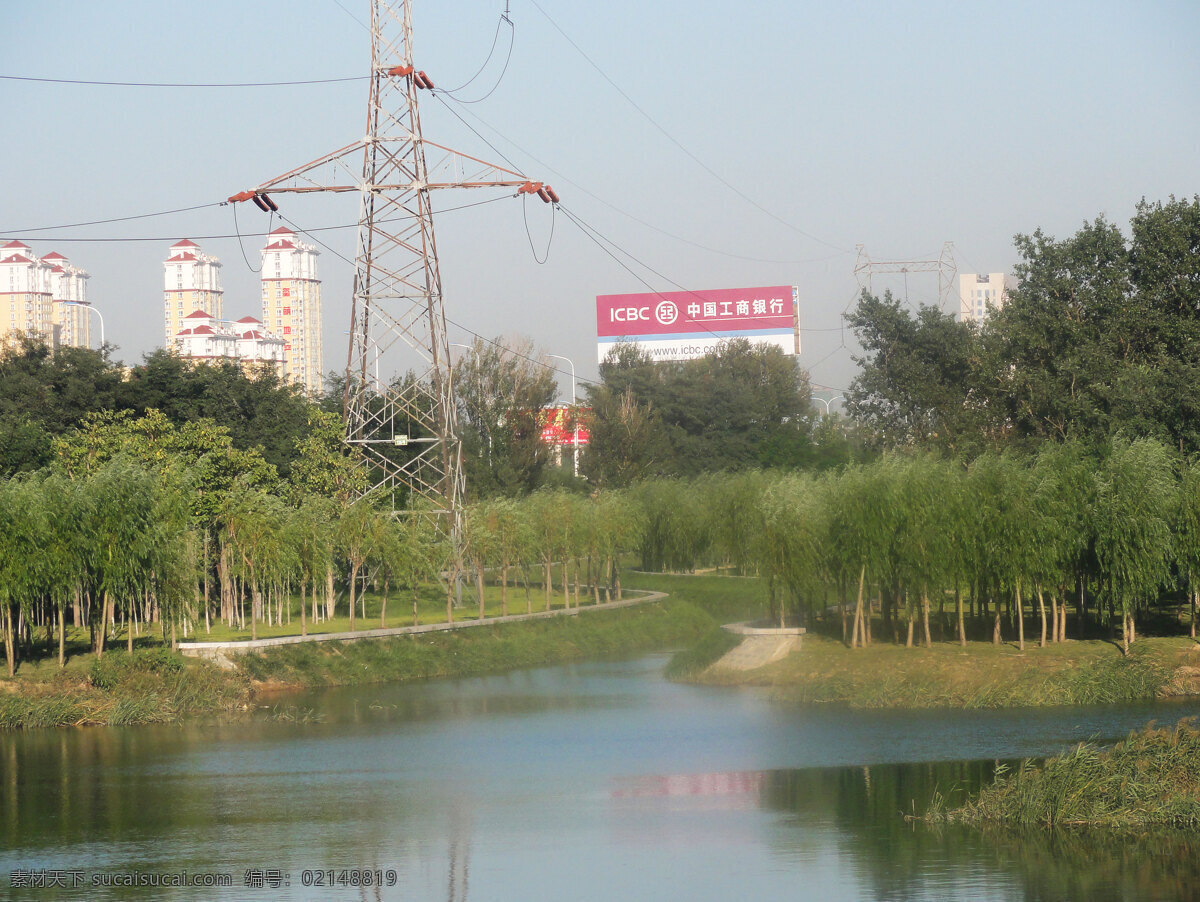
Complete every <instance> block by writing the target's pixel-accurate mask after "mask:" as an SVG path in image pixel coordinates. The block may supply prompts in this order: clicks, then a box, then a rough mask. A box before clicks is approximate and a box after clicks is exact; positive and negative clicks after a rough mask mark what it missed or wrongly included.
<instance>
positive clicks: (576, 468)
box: [546, 354, 579, 479]
mask: <svg viewBox="0 0 1200 902" xmlns="http://www.w3.org/2000/svg"><path fill="white" fill-rule="evenodd" d="M546 356H547V357H553V358H554V359H555V360H565V361H566V362H567V363H568V364H569V365H570V367H571V420H572V421H573V423H574V425H575V434H574V435H573V436H572V438H571V444H572V445H573V446H574V453H573V455H572V456H573V457H574V459H575V461H574V463H575V466H574V473H575V478H576V479H578V478H579V413H578V411H577V410H576V409H575V363H574V362H573V361H572V360H571V358H570V357H563V356H562V355H561V354H547V355H546Z"/></svg>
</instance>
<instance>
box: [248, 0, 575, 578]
mask: <svg viewBox="0 0 1200 902" xmlns="http://www.w3.org/2000/svg"><path fill="white" fill-rule="evenodd" d="M370 30H371V88H370V96H369V98H368V101H367V128H366V137H364V138H363V139H362V140H360V141H356V142H354V143H353V144H350V145H348V146H346V147H343V148H341V149H339V150H335V151H333V152H332V153H329V154H326V155H325V156H323V157H320V158H318V159H316V160H313V161H312V162H310V163H306V164H305V165H303V166H300V167H298V168H297V169H293V170H291V171H290V172H286V173H284V174H283V175H280V176H277V177H276V178H273V179H270V180H268V181H266V182H263V183H262V184H261V185H259V186H258V187H257V188H254V189H251V190H249V191H243V192H241V193H240V194H235V195H234V196H233V197H231V198H229V200H230V201H231V202H235V203H236V202H239V201H245V200H253V201H254V203H255V204H257V205H258V206H259V207H260V209H264V210H267V209H271V210H274V209H276V205H275V202H274V201H273V200H272V199H271V197H270V195H273V194H279V193H285V192H291V193H300V194H303V193H312V192H329V191H332V192H349V191H357V192H358V193H359V195H360V199H361V203H360V212H359V220H358V249H357V252H356V254H355V261H354V291H353V296H352V299H351V306H350V348H349V355H348V358H347V362H346V387H345V393H344V396H343V412H344V415H345V420H346V441H347V442H348V443H350V444H352V445H354V446H356V447H358V448H359V449H361V451H362V452H363V455H364V456H365V457H366V458H367V460H368V461H370V463H371V464H372V465H373V467H374V473H375V474H376V479H375V481H374V485H373V486H372V490H374V489H378V488H380V487H384V488H386V489H389V490H391V494H392V498H393V505H394V506H398V505H396V490H397V489H399V490H400V491H401V493H402V494H403V493H405V490H407V494H408V495H409V496H410V497H409V498H408V499H407V501H408V502H409V504H410V506H411V501H412V500H414V499H413V497H411V496H415V498H419V499H423V500H424V502H425V505H426V506H427V507H428V508H429V509H430V510H431V511H432V512H434V513H435V514H437V520H438V523H439V526H440V528H441V530H442V531H443V532H444V533H445V534H446V535H447V536H448V537H449V538H450V539H451V541H452V544H453V546H454V547H455V549H456V551H457V550H459V548H460V545H461V536H462V504H463V492H464V482H463V468H462V443H461V440H460V439H459V435H458V417H457V413H456V405H455V399H454V385H453V371H452V367H451V365H450V348H449V343H448V340H447V336H446V315H445V311H444V309H443V304H442V280H441V275H440V273H439V272H438V255H437V243H436V241H435V240H434V233H433V210H432V207H431V206H430V193H431V192H433V191H436V190H439V189H443V188H499V187H515V188H517V189H518V190H517V193H518V194H537V195H538V196H539V197H540V198H541V199H542V200H543V201H545V202H547V203H557V201H558V196H557V195H556V194H555V193H554V190H553V189H552V188H550V187H549V186H545V185H543V184H542V183H540V182H531V181H530V180H529V179H527V178H526V177H525V176H524V175H522V174H520V173H518V172H514V171H512V170H510V169H505V168H503V167H500V166H496V165H494V164H491V163H486V162H484V161H482V160H479V159H476V158H475V157H471V156H467V155H466V154H463V153H459V152H458V151H454V150H451V149H450V148H448V147H444V146H442V145H440V144H435V143H433V142H432V141H428V140H426V139H425V138H424V137H423V136H422V134H421V116H420V111H419V108H418V102H417V98H418V96H419V94H420V92H421V91H430V92H432V91H433V90H435V88H434V84H433V81H432V79H430V77H429V76H428V75H426V74H425V72H423V71H419V70H417V69H416V68H415V65H414V63H413V54H412V9H411V0H397V2H389V0H372V2H371V29H370ZM427 150H428V151H431V153H430V157H431V158H433V159H434V163H433V165H432V166H431V165H429V163H428V162H427V158H426V151H427ZM360 154H361V160H362V168H361V179H359V178H358V175H357V173H355V172H354V171H353V170H352V168H351V167H352V166H353V163H354V161H355V160H357V159H360V157H359V155H360ZM339 172H341V173H343V177H344V178H345V177H347V176H348V178H349V183H348V184H341V185H338V184H336V183H335V181H336V176H337V174H338V173H339ZM397 345H405V346H407V347H408V348H409V349H411V351H412V352H415V353H414V354H412V355H409V356H415V358H416V361H417V363H416V365H415V366H413V367H412V370H411V372H412V374H413V375H414V376H415V378H412V379H405V380H403V381H397V382H392V383H389V384H384V383H382V382H381V381H380V379H379V373H378V368H379V359H380V357H382V356H383V355H384V354H386V353H387V352H389V351H390V350H392V349H393V348H394V347H395V346H397ZM455 556H456V559H458V558H459V555H458V554H457V553H456V555H455Z"/></svg>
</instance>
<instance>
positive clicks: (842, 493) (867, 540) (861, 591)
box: [829, 461, 892, 648]
mask: <svg viewBox="0 0 1200 902" xmlns="http://www.w3.org/2000/svg"><path fill="white" fill-rule="evenodd" d="M889 491H890V488H889V482H888V479H887V473H886V471H885V469H884V467H883V466H882V465H881V464H880V462H878V461H877V462H875V463H872V464H869V465H855V466H851V467H848V468H847V469H846V470H845V471H844V472H843V473H842V475H841V476H839V477H838V478H837V483H836V492H837V501H836V504H835V505H833V508H832V511H831V516H830V522H829V530H830V536H829V547H830V550H831V554H833V555H834V557H835V563H834V569H835V571H836V572H840V573H842V574H844V575H845V576H846V577H848V578H849V579H851V580H854V581H855V582H857V584H858V597H857V601H856V603H855V608H854V625H853V628H852V630H851V635H850V647H851V648H858V647H863V646H866V645H869V644H870V642H871V617H870V612H869V609H868V610H867V611H866V612H864V609H863V600H864V595H865V593H866V588H867V586H868V584H870V583H872V582H878V581H879V579H880V578H881V574H882V572H883V569H884V562H883V561H884V554H883V549H884V546H885V544H886V542H887V539H888V536H887V532H888V530H889V529H890V528H891V525H892V524H890V523H889V522H888V519H887V518H886V517H881V516H879V512H880V511H882V510H884V509H885V506H886V503H887V495H888V492H889Z"/></svg>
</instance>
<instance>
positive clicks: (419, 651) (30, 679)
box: [0, 576, 758, 729]
mask: <svg viewBox="0 0 1200 902" xmlns="http://www.w3.org/2000/svg"><path fill="white" fill-rule="evenodd" d="M747 582H748V581H746V580H741V581H734V580H722V579H720V578H716V577H695V578H692V577H658V576H652V577H633V578H627V579H626V581H625V584H626V586H627V587H629V588H648V589H664V590H666V591H668V592H671V593H674V596H673V597H672V598H668V599H666V600H664V601H661V602H652V603H648V604H644V605H634V606H631V607H627V608H621V609H616V610H611V611H609V610H598V611H587V610H586V608H587V607H588V606H589V604H590V602H589V599H588V598H587V597H582V596H581V598H580V601H581V602H582V604H583V607H584V612H583V613H582V614H580V615H579V616H574V617H562V618H552V619H549V620H540V621H530V622H525V623H506V624H496V625H492V626H480V627H477V628H474V629H471V630H464V631H461V632H459V631H447V632H437V633H430V634H425V635H420V636H399V637H394V638H386V639H371V640H360V641H354V642H329V643H313V644H304V645H291V646H284V647H280V648H273V649H269V650H266V651H264V652H263V653H260V654H253V655H245V656H237V657H235V658H234V660H235V662H236V664H237V667H238V670H237V671H236V672H234V673H230V672H227V671H223V670H220V669H218V668H217V667H215V666H213V665H211V664H208V663H207V662H203V661H198V660H195V659H191V658H183V657H182V656H180V655H177V654H174V653H172V652H170V651H169V650H168V649H167V648H166V647H165V646H164V645H163V643H162V640H161V638H160V635H159V631H158V629H157V628H156V627H155V628H151V629H150V630H148V631H146V632H144V633H143V634H142V635H140V636H138V637H137V638H136V641H135V651H134V654H133V657H132V658H130V657H129V656H128V655H127V654H126V653H125V651H124V650H123V647H124V646H123V640H124V636H123V635H122V633H121V631H120V630H118V633H117V635H116V636H115V637H114V641H113V644H112V645H111V646H110V650H109V651H106V652H105V654H104V656H103V658H102V659H101V660H100V662H95V659H94V658H93V657H92V656H91V655H90V654H89V653H88V648H87V633H86V630H69V641H68V661H67V666H66V668H65V669H63V670H60V669H59V668H58V663H57V660H56V659H55V657H54V655H53V654H46V655H44V656H43V657H40V658H33V659H27V660H23V661H22V662H21V665H20V668H19V670H18V672H17V676H16V677H15V678H14V679H12V680H9V679H6V678H2V677H0V729H19V728H36V727H51V726H67V725H86V724H134V723H157V722H170V721H175V720H178V719H180V718H183V717H187V716H209V715H217V714H223V713H229V712H232V711H234V710H237V709H239V708H241V707H243V706H244V705H245V704H246V703H247V701H248V700H249V698H250V697H251V695H252V693H253V692H254V691H256V690H261V689H264V688H286V687H288V686H295V687H304V686H332V685H351V684H359V683H377V682H386V681H393V680H412V679H426V678H430V677H440V676H466V675H471V674H479V673H492V672H497V671H502V670H511V669H514V668H519V667H533V666H542V665H546V664H553V663H558V662H562V661H573V660H581V659H585V658H606V657H607V658H611V657H616V656H621V655H628V654H631V653H638V652H644V651H650V650H659V649H666V648H672V647H675V648H678V647H691V646H694V645H696V644H697V643H698V642H699V641H700V639H701V637H703V636H706V635H712V633H713V631H714V629H715V627H716V625H717V624H718V623H719V622H723V621H724V620H728V619H745V617H747V616H751V613H748V611H749V610H750V608H751V607H753V605H755V604H757V601H758V595H757V593H756V592H755V591H748V586H747ZM531 597H532V601H533V609H534V611H539V610H545V594H544V593H542V592H540V591H538V589H537V588H536V587H535V588H534V589H533V591H532V593H531ZM380 601H381V599H380V598H379V597H378V596H377V595H375V594H374V593H369V594H368V595H367V598H366V604H367V617H366V618H365V619H362V618H359V619H357V621H356V623H355V626H356V627H357V628H360V629H369V628H372V627H377V626H378V625H379V619H378V618H379V604H380ZM485 601H486V605H487V607H486V613H487V615H489V616H493V615H498V614H499V613H500V590H499V588H498V587H495V586H489V587H488V588H487V592H486V595H485ZM464 602H467V603H466V604H464V606H463V607H462V608H460V609H459V610H458V611H456V616H455V619H456V620H470V619H474V618H475V617H477V616H478V606H477V603H473V602H474V593H473V592H468V593H466V595H465V596H464ZM552 603H553V607H554V608H555V609H558V608H560V607H561V606H562V595H561V593H555V595H554V597H553V600H552ZM343 604H344V602H343ZM406 605H407V607H406ZM572 606H574V602H573V603H572ZM388 608H389V611H392V612H394V613H393V614H391V615H389V617H388V625H389V626H401V625H406V624H408V623H411V622H412V613H411V611H412V609H411V596H410V595H404V594H403V593H402V594H395V593H394V594H393V595H392V596H391V598H390V599H389V604H388ZM525 609H526V605H525V597H524V590H523V588H522V589H517V590H514V589H512V588H511V587H510V589H509V607H508V610H509V613H523V612H524V611H525ZM343 610H344V607H343ZM419 614H420V618H421V622H423V623H435V622H443V621H444V619H445V598H444V596H442V595H441V594H440V593H439V592H438V591H437V589H436V588H434V587H430V589H429V590H428V591H426V592H424V593H423V594H422V597H421V601H420V606H419ZM348 627H349V618H348V617H346V616H345V615H344V614H343V616H341V617H338V618H335V619H332V620H330V621H328V622H325V623H321V624H318V625H312V624H310V632H313V633H316V632H335V631H339V630H340V631H344V630H346V629H348ZM299 631H300V628H299V614H298V609H293V620H292V623H291V625H290V626H289V625H288V624H287V623H284V624H281V625H277V626H274V627H264V626H262V625H261V624H260V627H259V635H260V636H263V637H267V636H273V635H296V634H298V633H299ZM180 638H183V637H182V636H181V637H180ZM188 638H190V639H201V640H202V639H212V640H221V639H225V640H227V639H238V638H249V630H244V631H242V630H231V629H229V628H228V627H225V626H224V625H223V624H222V625H214V628H213V630H212V634H211V635H205V633H204V631H203V630H201V631H200V632H199V633H198V634H194V635H192V636H189V637H188ZM273 716H275V717H277V718H278V719H281V720H284V719H297V718H307V717H311V716H313V715H312V714H311V712H300V711H296V710H295V709H292V708H288V707H287V706H284V707H281V708H277V709H274V714H273Z"/></svg>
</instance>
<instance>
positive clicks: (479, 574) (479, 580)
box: [475, 560, 485, 620]
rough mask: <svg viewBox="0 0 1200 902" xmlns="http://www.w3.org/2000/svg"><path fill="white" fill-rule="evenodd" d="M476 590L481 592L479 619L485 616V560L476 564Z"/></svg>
mask: <svg viewBox="0 0 1200 902" xmlns="http://www.w3.org/2000/svg"><path fill="white" fill-rule="evenodd" d="M475 591H476V592H477V593H478V594H479V619H480V620H482V619H483V618H484V613H485V612H484V606H483V601H484V599H483V561H482V560H481V561H479V562H478V563H477V564H476V565H475Z"/></svg>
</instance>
